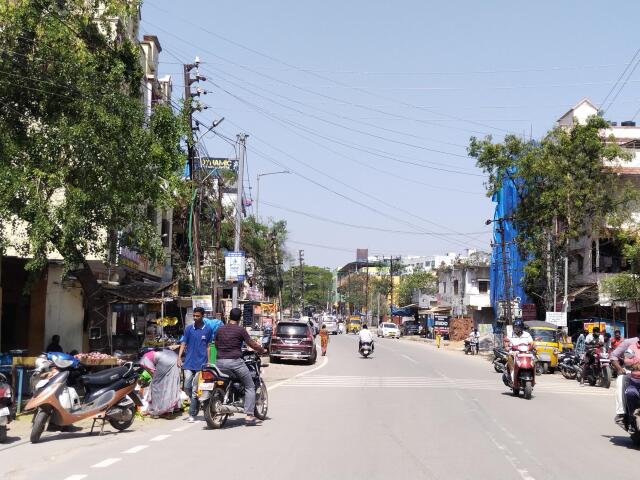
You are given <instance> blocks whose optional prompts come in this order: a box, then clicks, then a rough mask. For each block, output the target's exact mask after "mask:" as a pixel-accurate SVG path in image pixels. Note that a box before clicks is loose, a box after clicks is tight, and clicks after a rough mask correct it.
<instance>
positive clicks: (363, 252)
mask: <svg viewBox="0 0 640 480" xmlns="http://www.w3.org/2000/svg"><path fill="white" fill-rule="evenodd" d="M368 260H369V249H368V248H358V249H356V262H358V263H367V261H368Z"/></svg>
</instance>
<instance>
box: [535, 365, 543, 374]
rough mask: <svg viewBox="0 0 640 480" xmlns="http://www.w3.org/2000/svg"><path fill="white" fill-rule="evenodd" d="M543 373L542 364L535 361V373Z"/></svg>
mask: <svg viewBox="0 0 640 480" xmlns="http://www.w3.org/2000/svg"><path fill="white" fill-rule="evenodd" d="M543 373H544V365H543V364H542V363H540V362H536V375H542V374H543Z"/></svg>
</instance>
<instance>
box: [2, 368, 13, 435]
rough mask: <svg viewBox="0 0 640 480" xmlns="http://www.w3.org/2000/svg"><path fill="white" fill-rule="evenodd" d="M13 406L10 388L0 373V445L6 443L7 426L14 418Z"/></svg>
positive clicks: (5, 378)
mask: <svg viewBox="0 0 640 480" xmlns="http://www.w3.org/2000/svg"><path fill="white" fill-rule="evenodd" d="M15 415H16V412H15V406H14V401H13V392H12V390H11V386H10V385H9V382H8V381H7V377H5V376H4V375H3V374H2V373H0V443H3V442H6V441H7V425H9V423H11V420H12V419H14V418H15Z"/></svg>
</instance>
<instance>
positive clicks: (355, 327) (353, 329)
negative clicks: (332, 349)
mask: <svg viewBox="0 0 640 480" xmlns="http://www.w3.org/2000/svg"><path fill="white" fill-rule="evenodd" d="M361 328H362V320H361V319H360V316H359V315H351V316H350V317H349V319H348V320H347V333H355V334H358V333H360V329H361Z"/></svg>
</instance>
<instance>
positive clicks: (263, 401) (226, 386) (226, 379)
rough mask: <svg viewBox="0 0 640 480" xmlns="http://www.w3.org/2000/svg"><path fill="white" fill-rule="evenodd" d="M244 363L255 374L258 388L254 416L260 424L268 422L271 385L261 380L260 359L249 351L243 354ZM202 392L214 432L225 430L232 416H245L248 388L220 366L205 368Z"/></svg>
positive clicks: (203, 405)
mask: <svg viewBox="0 0 640 480" xmlns="http://www.w3.org/2000/svg"><path fill="white" fill-rule="evenodd" d="M242 359H243V360H244V363H245V364H246V365H247V368H248V369H249V372H251V377H252V378H253V384H254V385H255V387H256V408H255V411H254V415H255V416H256V417H257V418H259V419H260V420H265V419H266V418H267V410H268V409H269V395H268V392H267V385H266V384H265V383H264V380H262V378H261V376H260V372H261V370H262V367H263V365H262V360H261V359H260V355H258V354H257V353H255V352H253V351H248V350H247V351H244V352H243V353H242ZM264 366H266V365H264ZM198 389H199V390H200V391H201V392H202V393H201V394H200V398H199V401H200V404H201V406H202V410H203V412H204V419H205V420H206V422H207V425H208V426H209V427H210V428H222V427H223V426H224V425H225V423H227V419H228V418H229V417H230V416H233V415H234V414H236V413H238V414H242V413H244V385H242V383H241V382H240V381H239V379H237V378H234V377H233V376H231V375H227V374H226V373H225V372H223V371H221V370H220V369H219V368H218V367H217V366H215V365H213V364H208V365H205V366H204V367H203V368H202V370H201V372H200V384H199V386H198Z"/></svg>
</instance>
